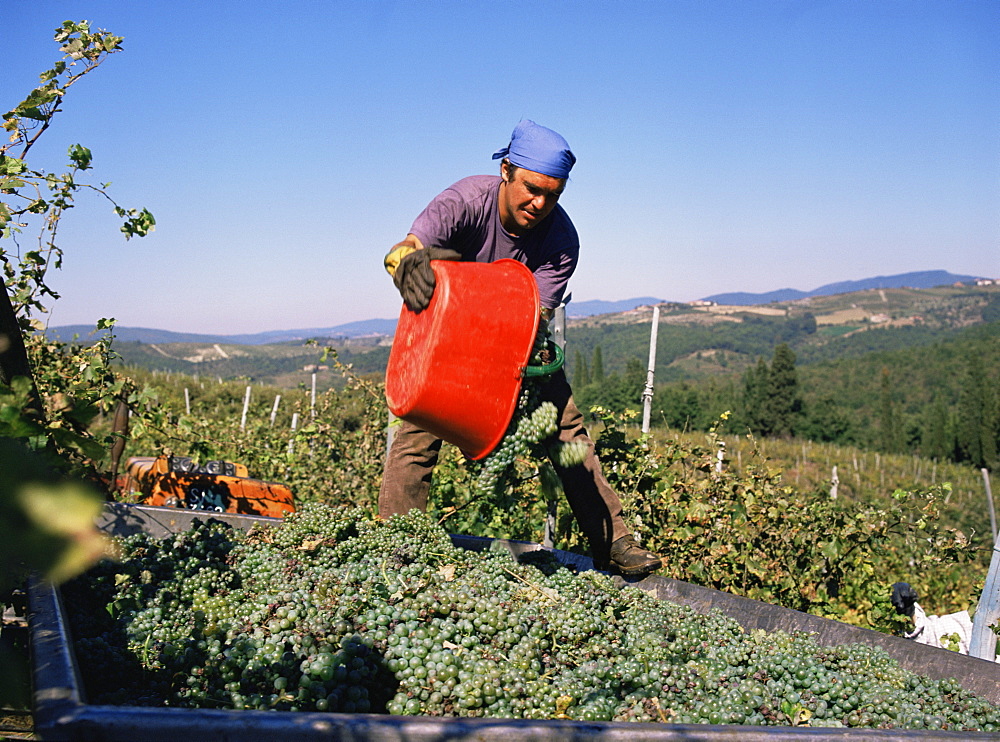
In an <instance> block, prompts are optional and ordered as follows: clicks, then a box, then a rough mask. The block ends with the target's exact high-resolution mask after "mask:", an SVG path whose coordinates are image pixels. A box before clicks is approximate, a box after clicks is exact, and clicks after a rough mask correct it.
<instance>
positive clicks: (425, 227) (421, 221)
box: [410, 187, 468, 248]
mask: <svg viewBox="0 0 1000 742" xmlns="http://www.w3.org/2000/svg"><path fill="white" fill-rule="evenodd" d="M467 215H468V210H467V207H466V204H465V202H464V200H463V199H462V197H461V195H460V194H459V193H458V192H457V191H456V190H455V189H454V187H452V188H447V189H445V190H444V191H442V192H441V193H440V194H438V195H437V196H435V198H434V200H432V201H431V202H430V203H429V204H427V206H426V208H425V209H424V210H423V211H421V212H420V214H418V215H417V218H416V219H415V220H414V221H413V226H411V227H410V234H412V235H415V236H416V237H417V239H419V240H420V242H421V243H422V244H423V246H424V247H449V248H450V247H453V245H454V240H455V237H456V235H458V234H459V233H460V232H461V231H462V229H464V228H465V225H466V219H467Z"/></svg>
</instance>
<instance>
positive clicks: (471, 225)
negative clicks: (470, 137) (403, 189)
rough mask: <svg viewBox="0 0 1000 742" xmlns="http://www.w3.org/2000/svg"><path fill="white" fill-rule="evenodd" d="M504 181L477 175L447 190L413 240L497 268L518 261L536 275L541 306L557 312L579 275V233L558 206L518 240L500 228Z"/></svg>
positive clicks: (429, 210) (416, 225)
mask: <svg viewBox="0 0 1000 742" xmlns="http://www.w3.org/2000/svg"><path fill="white" fill-rule="evenodd" d="M500 182H501V180H500V176H498V175H473V176H470V177H468V178H463V179H462V180H460V181H458V182H457V183H455V184H454V185H453V186H451V187H449V188H447V189H445V190H444V191H443V192H442V193H440V194H439V195H438V196H437V197H436V198H435V199H434V200H433V201H431V202H430V203H429V204H428V205H427V208H425V209H424V210H423V211H422V212H420V215H419V216H418V217H417V218H416V220H415V221H414V222H413V226H412V227H410V234H413V235H416V237H417V238H418V239H419V240H420V241H421V242H422V243H423V245H424V247H445V248H448V249H450V250H457V251H458V252H460V253H461V254H462V259H463V260H469V261H475V262H479V263H492V262H493V261H494V260H500V259H501V258H513V259H514V260H517V261H518V262H521V263H524V264H525V265H526V266H528V268H530V269H531V272H532V273H534V274H535V281H537V283H538V294H539V300H540V301H541V305H542V306H543V307H548V308H550V309H554V308H555V307H558V306H559V304H560V303H561V302H562V300H563V294H565V292H566V284H567V283H568V282H569V278H570V276H572V275H573V271H574V270H576V261H577V257H578V256H579V254H580V240H579V238H578V237H577V234H576V227H574V226H573V222H572V221H570V218H569V216H567V214H566V212H565V211H564V210H563V208H562V207H561V206H559V205H558V204H557V205H556V207H555V208H554V209H553V210H552V212H551V213H550V214H549V215H548V216H547V217H546V218H545V220H544V221H542V222H541V223H540V224H538V225H536V226H535V227H534V228H532V229H530V230H528V231H527V232H526V233H525V234H524V235H521V236H515V235H512V234H510V233H509V232H507V230H505V229H504V228H503V225H502V224H500V209H499V208H498V206H497V198H498V197H499V194H500Z"/></svg>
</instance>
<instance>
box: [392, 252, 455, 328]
mask: <svg viewBox="0 0 1000 742" xmlns="http://www.w3.org/2000/svg"><path fill="white" fill-rule="evenodd" d="M461 259H462V255H461V253H459V252H457V251H456V250H447V249H445V248H442V247H429V248H425V247H424V246H423V243H421V241H420V239H419V238H418V237H417V236H416V235H414V234H408V235H406V239H404V240H403V241H402V242H400V243H398V244H397V245H395V246H394V247H393V248H392V250H391V251H390V252H389V254H388V255H386V256H385V260H384V264H385V269H386V270H387V271H388V272H389V275H390V276H392V282H393V283H394V284H396V288H397V289H399V293H400V295H402V297H403V301H404V302H406V306H407V307H409V308H410V311H412V312H422V311H424V310H425V309H427V307H428V305H429V304H430V302H431V296H432V295H433V294H434V285H435V279H434V270H433V269H432V268H431V261H432V260H461Z"/></svg>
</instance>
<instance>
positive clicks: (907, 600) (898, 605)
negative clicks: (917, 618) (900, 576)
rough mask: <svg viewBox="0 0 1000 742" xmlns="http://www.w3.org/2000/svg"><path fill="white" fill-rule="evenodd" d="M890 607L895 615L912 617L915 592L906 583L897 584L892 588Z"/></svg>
mask: <svg viewBox="0 0 1000 742" xmlns="http://www.w3.org/2000/svg"><path fill="white" fill-rule="evenodd" d="M891 600H892V607H893V608H895V609H896V613H899V614H902V615H904V616H910V617H911V618H912V617H913V604H914V603H916V602H917V591H916V590H914V589H913V586H912V585H910V583H908V582H897V583H895V584H894V585H893V586H892V598H891Z"/></svg>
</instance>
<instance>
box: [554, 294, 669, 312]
mask: <svg viewBox="0 0 1000 742" xmlns="http://www.w3.org/2000/svg"><path fill="white" fill-rule="evenodd" d="M662 303H663V299H655V298H653V297H652V296H640V297H639V298H637V299H622V300H621V301H602V300H600V299H592V300H590V301H572V302H570V303H569V304H568V305H567V307H566V316H567V317H593V316H594V315H595V314H612V313H614V312H628V311H629V310H632V309H635V308H636V307H641V306H647V305H650V304H662Z"/></svg>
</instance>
